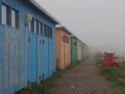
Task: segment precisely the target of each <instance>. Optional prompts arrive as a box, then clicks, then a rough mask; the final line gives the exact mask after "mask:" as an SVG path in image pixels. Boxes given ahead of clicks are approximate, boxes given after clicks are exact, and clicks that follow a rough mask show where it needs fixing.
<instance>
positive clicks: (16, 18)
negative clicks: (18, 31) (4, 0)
mask: <svg viewBox="0 0 125 94" xmlns="http://www.w3.org/2000/svg"><path fill="white" fill-rule="evenodd" d="M11 15H12V27H13V28H18V27H19V12H18V11H16V10H14V9H12V10H11Z"/></svg>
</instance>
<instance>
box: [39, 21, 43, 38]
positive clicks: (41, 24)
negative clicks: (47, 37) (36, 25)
mask: <svg viewBox="0 0 125 94" xmlns="http://www.w3.org/2000/svg"><path fill="white" fill-rule="evenodd" d="M39 33H40V35H41V36H42V35H43V23H40V32H39Z"/></svg>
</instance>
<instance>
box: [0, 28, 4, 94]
mask: <svg viewBox="0 0 125 94" xmlns="http://www.w3.org/2000/svg"><path fill="white" fill-rule="evenodd" d="M3 36H4V32H1V30H0V94H2V91H3V74H2V68H3V67H2V48H3Z"/></svg>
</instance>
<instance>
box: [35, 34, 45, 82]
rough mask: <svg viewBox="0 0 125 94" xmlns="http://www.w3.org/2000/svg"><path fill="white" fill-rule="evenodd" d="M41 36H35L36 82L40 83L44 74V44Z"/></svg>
mask: <svg viewBox="0 0 125 94" xmlns="http://www.w3.org/2000/svg"><path fill="white" fill-rule="evenodd" d="M42 39H43V38H42V37H41V36H37V62H38V63H37V82H38V83H40V81H41V80H43V75H44V60H43V57H44V52H43V50H44V45H43V40H42Z"/></svg>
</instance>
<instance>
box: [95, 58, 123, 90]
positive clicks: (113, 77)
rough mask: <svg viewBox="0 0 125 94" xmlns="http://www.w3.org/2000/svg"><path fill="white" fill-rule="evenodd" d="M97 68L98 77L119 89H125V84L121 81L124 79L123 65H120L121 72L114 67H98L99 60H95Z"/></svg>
mask: <svg viewBox="0 0 125 94" xmlns="http://www.w3.org/2000/svg"><path fill="white" fill-rule="evenodd" d="M96 64H97V68H98V70H99V72H100V75H101V76H103V77H104V78H105V79H106V80H108V81H109V82H110V83H111V84H112V85H113V86H115V87H119V88H121V89H124V88H125V82H124V81H123V80H121V79H125V63H124V62H123V63H122V64H121V66H122V70H119V69H117V68H116V67H102V66H100V61H99V59H96Z"/></svg>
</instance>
